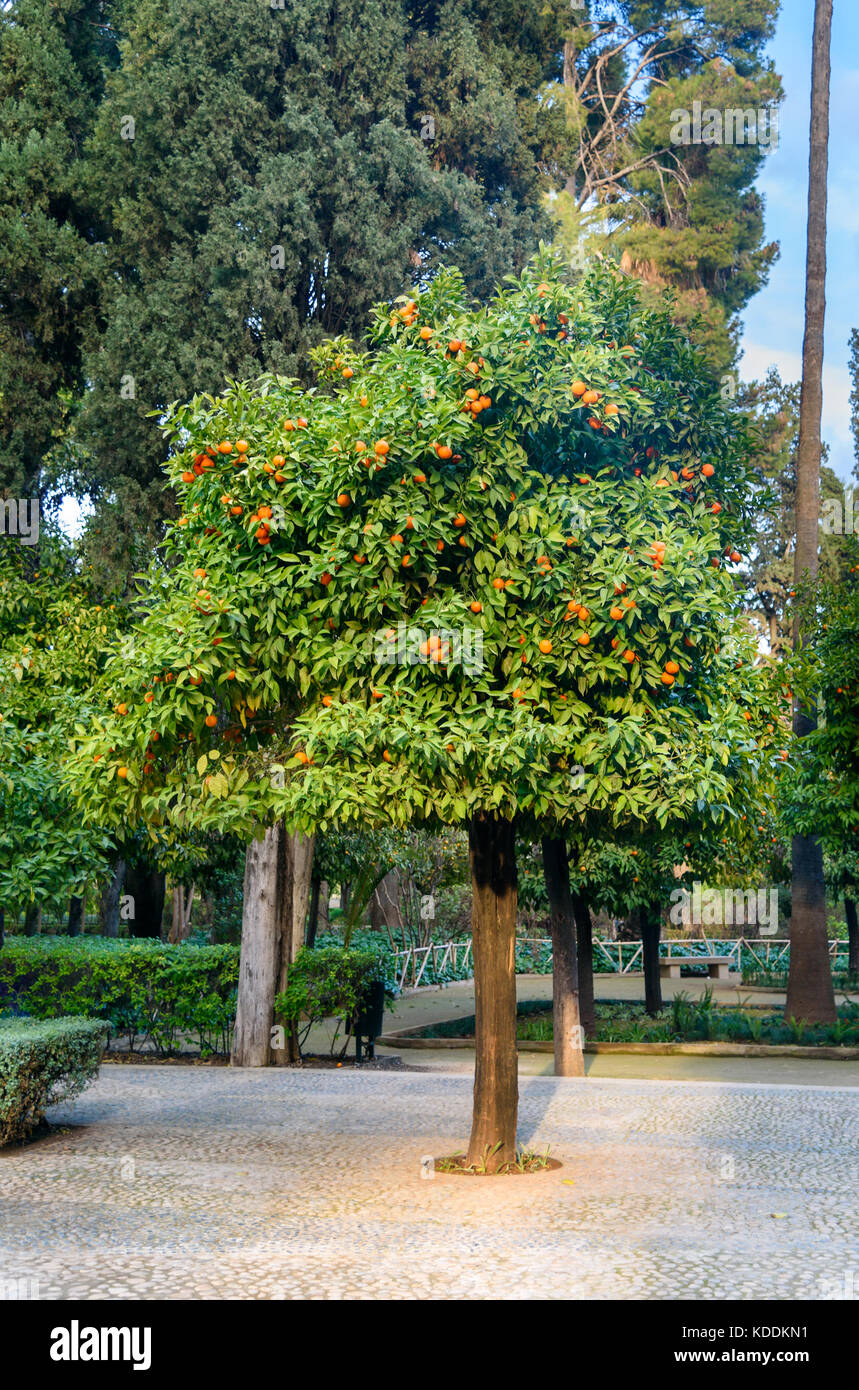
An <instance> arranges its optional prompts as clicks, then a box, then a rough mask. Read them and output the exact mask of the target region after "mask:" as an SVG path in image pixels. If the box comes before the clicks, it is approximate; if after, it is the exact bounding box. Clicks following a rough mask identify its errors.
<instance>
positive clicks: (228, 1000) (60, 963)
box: [0, 937, 239, 1055]
mask: <svg viewBox="0 0 859 1390" xmlns="http://www.w3.org/2000/svg"><path fill="white" fill-rule="evenodd" d="M238 973H239V951H238V947H236V946H226V945H225V946H191V945H189V944H188V943H187V942H185V943H183V944H181V945H178V946H170V945H166V944H165V943H163V942H160V941H147V940H139V941H110V940H105V939H104V938H101V937H96V938H90V937H78V938H69V937H65V938H64V937H54V938H50V937H20V938H12V939H9V940H7V942H6V945H5V946H4V948H3V950H2V951H0V1008H3V1007H8V1006H10V1005H11V1006H12V1007H15V1008H18V1009H20V1010H22V1011H23V1012H25V1013H27V1014H29V1015H32V1017H34V1018H58V1017H59V1016H60V1015H62V1014H68V1013H75V1014H88V1015H90V1016H91V1017H93V1018H98V1019H103V1020H104V1022H106V1023H108V1024H110V1027H111V1029H112V1031H113V1032H114V1033H115V1034H116V1035H117V1036H118V1037H119V1038H121V1039H123V1040H124V1041H125V1042H127V1044H128V1047H129V1048H130V1049H131V1050H134V1049H135V1047H139V1046H143V1045H144V1044H145V1043H147V1042H151V1043H152V1044H153V1045H154V1047H155V1049H156V1051H157V1052H158V1053H159V1054H162V1055H164V1054H167V1053H170V1052H172V1051H175V1050H176V1048H177V1047H178V1045H179V1044H180V1043H181V1042H182V1041H183V1040H184V1039H190V1040H192V1041H193V1042H195V1043H196V1044H197V1046H198V1047H199V1048H200V1051H201V1052H202V1053H203V1055H207V1054H210V1053H212V1052H228V1051H229V1046H230V1034H231V1031H232V1026H233V1021H234V1019H235V1012H236V988H237V981H238Z"/></svg>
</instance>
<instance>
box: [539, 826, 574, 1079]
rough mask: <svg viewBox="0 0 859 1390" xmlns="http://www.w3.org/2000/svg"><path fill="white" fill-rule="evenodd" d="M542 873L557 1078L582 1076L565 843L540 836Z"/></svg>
mask: <svg viewBox="0 0 859 1390" xmlns="http://www.w3.org/2000/svg"><path fill="white" fill-rule="evenodd" d="M542 849H543V874H544V877H545V880H546V894H547V897H548V899H549V912H550V914H551V932H552V1026H553V1037H554V1047H555V1075H556V1076H584V1074H585V1059H584V1054H583V1052H582V1046H583V1043H584V1039H583V1037H582V1022H581V1016H580V1013H579V976H578V968H577V961H576V927H575V919H574V916H573V897H572V894H571V892H570V864H569V859H568V857H567V846H566V843H565V841H564V840H558V839H552V838H551V837H550V836H548V835H544V836H543V841H542Z"/></svg>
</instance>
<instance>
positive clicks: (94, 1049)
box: [0, 1018, 107, 1147]
mask: <svg viewBox="0 0 859 1390" xmlns="http://www.w3.org/2000/svg"><path fill="white" fill-rule="evenodd" d="M106 1041H107V1026H106V1025H105V1024H104V1023H101V1022H99V1021H98V1020H97V1019H92V1018H56V1019H51V1020H47V1021H46V1020H43V1021H41V1022H40V1021H37V1020H36V1019H31V1018H0V1147H2V1146H3V1145H4V1144H9V1143H11V1142H12V1140H13V1139H23V1138H25V1137H26V1136H27V1134H29V1133H30V1131H31V1130H32V1129H34V1128H35V1127H36V1126H37V1125H38V1124H40V1123H41V1121H42V1120H43V1119H44V1112H45V1110H46V1109H47V1107H48V1106H49V1105H56V1104H57V1103H58V1102H59V1101H61V1100H70V1099H71V1098H72V1097H73V1096H77V1095H80V1093H81V1091H82V1090H83V1089H84V1087H85V1086H88V1085H89V1083H90V1082H91V1081H94V1080H95V1078H96V1076H97V1075H98V1064H99V1061H100V1059H101V1054H102V1051H103V1049H104V1045H105V1042H106Z"/></svg>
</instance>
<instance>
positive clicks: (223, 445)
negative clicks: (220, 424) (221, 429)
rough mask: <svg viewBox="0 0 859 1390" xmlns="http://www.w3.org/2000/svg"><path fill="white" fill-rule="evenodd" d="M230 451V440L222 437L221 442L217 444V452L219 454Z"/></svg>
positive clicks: (229, 452)
mask: <svg viewBox="0 0 859 1390" xmlns="http://www.w3.org/2000/svg"><path fill="white" fill-rule="evenodd" d="M232 452H233V446H232V444H231V443H230V441H229V440H228V439H222V440H221V442H220V444H219V445H218V453H219V454H231V453H232Z"/></svg>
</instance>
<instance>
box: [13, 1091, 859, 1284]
mask: <svg viewBox="0 0 859 1390" xmlns="http://www.w3.org/2000/svg"><path fill="white" fill-rule="evenodd" d="M520 1091H521V1102H520V1126H519V1132H520V1139H521V1140H522V1141H523V1142H525V1143H527V1144H528V1145H529V1147H534V1148H542V1149H544V1148H545V1146H546V1145H551V1151H552V1154H553V1155H554V1156H556V1157H557V1158H559V1159H561V1160H562V1162H563V1165H564V1166H563V1167H562V1168H561V1169H559V1170H556V1171H550V1172H544V1173H540V1174H538V1175H535V1176H530V1177H518V1176H517V1177H510V1178H504V1179H488V1178H462V1177H451V1176H444V1175H437V1176H436V1177H435V1179H434V1180H432V1181H426V1180H423V1179H422V1178H421V1158H422V1156H424V1155H428V1154H432V1155H436V1156H437V1155H439V1154H444V1153H450V1152H453V1151H455V1150H457V1149H459V1148H461V1147H462V1146H463V1143H464V1141H465V1140H466V1138H467V1135H468V1128H469V1117H470V1109H471V1080H470V1078H469V1077H467V1076H461V1075H443V1074H439V1073H432V1074H430V1073H420V1072H402V1073H396V1072H393V1073H392V1072H388V1073H384V1072H376V1073H370V1072H354V1071H342V1072H320V1071H306V1072H298V1071H277V1070H267V1071H238V1070H236V1071H233V1070H230V1069H227V1068H211V1069H209V1068H195V1067H164V1068H159V1067H149V1066H135V1067H124V1066H106V1067H104V1068H103V1069H102V1072H101V1076H100V1079H99V1081H98V1082H97V1084H96V1085H95V1086H93V1087H92V1088H91V1089H90V1090H89V1091H87V1092H86V1093H85V1094H84V1095H83V1096H82V1097H81V1098H80V1099H79V1100H77V1101H75V1102H73V1103H71V1104H68V1105H65V1106H62V1107H58V1108H57V1109H55V1110H54V1111H53V1112H52V1114H51V1119H52V1120H53V1121H54V1122H62V1123H64V1124H65V1123H68V1124H69V1125H70V1126H71V1128H69V1129H67V1130H65V1131H64V1132H60V1133H57V1134H55V1135H53V1136H51V1137H49V1138H48V1139H46V1140H44V1141H40V1142H37V1143H34V1144H31V1145H29V1146H27V1147H25V1148H18V1149H7V1150H5V1151H4V1152H2V1153H0V1294H2V1290H3V1289H4V1288H5V1289H6V1291H7V1294H8V1291H9V1290H10V1289H12V1290H13V1291H14V1289H15V1288H16V1287H18V1288H19V1289H21V1290H26V1291H29V1293H30V1296H32V1294H33V1293H36V1294H37V1296H39V1297H41V1298H85V1299H86V1298H118V1299H123V1298H130V1299H136V1298H203V1299H206V1298H266V1299H280V1298H294V1297H305V1298H344V1297H345V1298H366V1297H377V1298H400V1299H416V1298H417V1299H420V1298H456V1299H472V1298H504V1299H527V1298H546V1297H550V1298H570V1297H573V1298H585V1299H599V1298H616V1297H620V1298H630V1299H645V1298H668V1299H671V1298H699V1299H719V1298H736V1297H739V1298H778V1299H794V1298H821V1297H826V1296H829V1297H831V1296H833V1294H836V1296H837V1291H838V1290H839V1289H842V1288H843V1289H845V1290H848V1291H849V1296H851V1297H852V1293H853V1290H854V1289H855V1291H856V1293H857V1295H859V1246H857V1229H858V1228H859V1221H857V1215H856V1191H857V1168H858V1167H859V1159H857V1154H859V1143H857V1139H858V1138H859V1134H857V1121H856V1105H855V1099H854V1097H855V1092H851V1091H849V1090H845V1089H840V1088H836V1087H831V1088H822V1087H821V1088H814V1087H780V1086H772V1087H767V1086H745V1085H724V1086H720V1085H714V1084H712V1083H710V1084H697V1083H672V1082H664V1081H663V1082H646V1081H617V1080H605V1079H603V1080H589V1081H584V1082H578V1081H565V1080H556V1079H554V1078H551V1077H542V1076H531V1077H522V1078H521V1080H520ZM840 1296H841V1297H844V1296H845V1294H844V1293H842V1294H841V1295H840Z"/></svg>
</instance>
